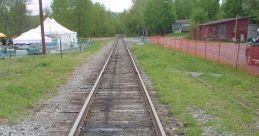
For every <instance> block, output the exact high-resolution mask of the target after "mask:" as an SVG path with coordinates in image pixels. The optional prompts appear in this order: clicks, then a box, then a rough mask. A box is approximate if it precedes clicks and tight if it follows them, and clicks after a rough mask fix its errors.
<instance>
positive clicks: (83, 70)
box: [0, 42, 112, 136]
mask: <svg viewBox="0 0 259 136" xmlns="http://www.w3.org/2000/svg"><path fill="white" fill-rule="evenodd" d="M111 47H112V42H109V43H108V44H107V46H105V47H103V48H102V49H101V50H99V51H98V52H97V53H96V54H94V55H92V56H90V57H88V58H87V59H86V61H85V63H84V64H82V65H81V66H79V67H78V68H76V69H75V71H74V72H73V73H72V74H71V76H70V77H69V79H68V81H67V83H66V84H65V85H63V86H60V87H59V88H58V89H57V90H56V91H50V92H51V93H49V94H48V96H49V97H48V98H49V99H47V100H42V101H41V102H39V104H38V105H36V106H35V108H34V109H33V111H32V114H31V115H29V116H27V117H26V118H25V119H24V120H22V121H21V122H19V123H15V124H5V125H2V126H0V136H45V135H48V132H49V129H51V128H52V127H53V126H55V124H57V123H58V122H64V120H65V119H66V117H64V114H62V111H64V110H65V108H66V105H68V104H69V103H70V102H71V101H70V99H69V98H70V96H71V94H73V91H76V90H80V86H82V84H85V82H86V80H87V78H90V76H91V74H92V72H94V71H96V69H98V68H99V67H100V66H101V65H103V63H104V62H105V60H106V58H107V56H108V54H109V52H110V50H111Z"/></svg>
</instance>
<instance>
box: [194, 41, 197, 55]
mask: <svg viewBox="0 0 259 136" xmlns="http://www.w3.org/2000/svg"><path fill="white" fill-rule="evenodd" d="M196 42H197V41H196V38H195V40H194V48H195V49H194V50H195V51H194V54H195V56H196V48H197V47H196V46H197V45H196V44H197V43H196Z"/></svg>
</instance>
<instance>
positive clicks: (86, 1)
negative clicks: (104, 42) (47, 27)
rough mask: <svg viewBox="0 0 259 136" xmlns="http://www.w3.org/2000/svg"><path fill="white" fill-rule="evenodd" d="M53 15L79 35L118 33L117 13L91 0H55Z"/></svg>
mask: <svg viewBox="0 0 259 136" xmlns="http://www.w3.org/2000/svg"><path fill="white" fill-rule="evenodd" d="M52 16H53V17H54V18H55V19H56V20H57V21H58V22H60V23H61V24H63V25H64V26H66V27H68V28H70V29H72V30H74V31H77V32H78V35H79V36H82V37H86V36H107V35H114V34H115V33H116V30H117V29H116V24H117V21H116V14H115V13H112V12H110V11H107V10H106V9H105V7H104V6H103V5H101V4H99V3H93V2H92V1H91V0H53V4H52Z"/></svg>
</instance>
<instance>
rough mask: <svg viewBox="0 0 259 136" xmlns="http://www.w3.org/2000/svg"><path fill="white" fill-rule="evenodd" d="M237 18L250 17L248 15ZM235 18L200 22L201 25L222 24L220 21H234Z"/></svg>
mask: <svg viewBox="0 0 259 136" xmlns="http://www.w3.org/2000/svg"><path fill="white" fill-rule="evenodd" d="M237 19H238V20H241V19H248V17H239V18H237ZM234 20H236V18H227V19H221V20H215V21H210V22H207V23H204V24H200V26H206V25H214V24H220V23H225V22H229V21H234Z"/></svg>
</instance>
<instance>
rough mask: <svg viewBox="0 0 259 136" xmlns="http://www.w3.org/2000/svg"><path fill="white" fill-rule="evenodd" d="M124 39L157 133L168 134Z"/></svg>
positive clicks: (160, 134) (160, 135)
mask: <svg viewBox="0 0 259 136" xmlns="http://www.w3.org/2000/svg"><path fill="white" fill-rule="evenodd" d="M122 40H123V43H124V46H125V48H126V49H127V52H128V54H129V56H130V58H131V62H132V64H133V65H134V68H135V71H136V73H137V75H138V79H139V81H140V83H141V86H142V88H143V90H144V92H145V96H146V99H147V102H148V105H149V106H150V108H151V114H150V115H151V117H152V121H153V124H154V125H155V128H156V133H157V135H159V136H166V133H165V130H164V128H163V126H162V123H161V121H160V119H159V117H158V114H157V112H156V109H155V106H154V104H153V103H152V100H151V98H150V96H149V94H148V91H147V88H146V86H145V84H144V82H143V79H142V77H141V75H140V72H139V70H138V67H137V65H136V63H135V61H134V59H133V56H132V54H131V52H130V50H129V48H128V46H127V42H126V41H124V39H122Z"/></svg>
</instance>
